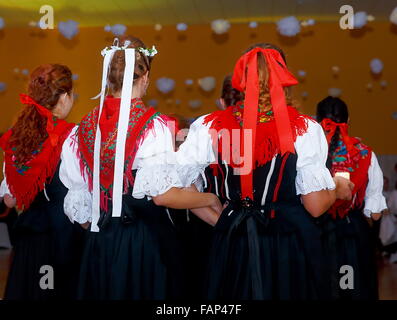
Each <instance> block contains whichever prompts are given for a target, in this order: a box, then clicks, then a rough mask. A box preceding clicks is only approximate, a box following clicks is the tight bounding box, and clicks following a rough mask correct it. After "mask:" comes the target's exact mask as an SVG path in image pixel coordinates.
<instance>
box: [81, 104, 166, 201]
mask: <svg viewBox="0 0 397 320" xmlns="http://www.w3.org/2000/svg"><path fill="white" fill-rule="evenodd" d="M98 111H99V107H96V108H95V109H94V110H92V111H91V112H90V113H89V114H88V115H87V116H85V117H84V118H83V119H82V121H81V123H80V126H79V129H78V131H77V137H78V148H79V156H80V168H81V170H82V171H83V170H85V169H87V171H88V174H89V177H88V179H89V188H90V190H92V172H93V167H94V144H95V134H96V125H97V123H98ZM119 111H120V99H119V98H113V97H110V96H109V97H106V99H105V102H104V106H103V110H102V115H101V119H100V121H99V125H100V128H101V136H102V141H101V157H100V186H101V204H102V206H101V207H103V205H105V206H106V202H107V201H104V199H109V198H110V197H111V192H112V185H113V174H114V160H115V150H116V139H117V122H118V118H119ZM156 117H160V119H162V120H163V121H164V123H165V122H166V121H168V118H167V117H165V116H164V115H160V113H159V112H156V110H154V109H153V108H152V107H150V108H146V107H145V105H144V104H143V102H142V100H140V99H133V100H132V101H131V109H130V119H129V124H128V132H127V139H126V146H125V166H124V191H126V189H127V188H128V186H131V185H133V176H132V165H133V162H134V159H135V155H136V152H137V150H138V147H139V144H140V142H141V141H143V139H144V138H145V136H146V134H147V132H148V131H149V129H151V128H153V125H154V122H153V119H154V118H156Z"/></svg>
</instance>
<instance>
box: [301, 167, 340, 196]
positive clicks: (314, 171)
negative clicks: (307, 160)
mask: <svg viewBox="0 0 397 320" xmlns="http://www.w3.org/2000/svg"><path fill="white" fill-rule="evenodd" d="M295 186H296V194H297V195H299V194H301V195H305V194H308V193H311V192H316V191H321V190H333V189H335V188H336V186H335V182H334V179H332V176H331V173H330V172H329V170H328V169H327V168H326V167H323V166H316V165H308V166H305V167H302V168H298V169H297V176H296V180H295Z"/></svg>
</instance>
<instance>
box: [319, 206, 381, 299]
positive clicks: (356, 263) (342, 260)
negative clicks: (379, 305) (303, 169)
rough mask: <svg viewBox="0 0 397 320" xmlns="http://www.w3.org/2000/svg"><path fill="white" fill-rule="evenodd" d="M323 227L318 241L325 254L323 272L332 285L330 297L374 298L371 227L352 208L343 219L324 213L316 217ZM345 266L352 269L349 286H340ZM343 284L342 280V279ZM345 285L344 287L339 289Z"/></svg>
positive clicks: (375, 277)
mask: <svg viewBox="0 0 397 320" xmlns="http://www.w3.org/2000/svg"><path fill="white" fill-rule="evenodd" d="M318 221H319V224H320V225H321V227H322V229H323V239H322V243H323V245H324V250H325V252H326V253H327V257H326V259H327V265H328V269H327V272H328V274H329V276H328V278H329V280H330V285H331V288H332V298H333V299H343V300H377V299H378V281H377V268H376V255H375V245H376V243H374V241H373V238H372V237H371V228H370V226H369V224H368V222H367V221H366V218H365V216H364V214H363V213H362V211H361V210H352V211H350V212H349V214H348V215H347V216H346V217H344V218H339V217H337V218H336V219H333V218H332V217H331V216H330V215H328V214H325V215H323V216H322V217H320V219H318ZM342 266H348V268H349V269H350V267H351V270H352V271H353V275H354V276H353V282H350V283H349V285H350V284H352V285H353V287H350V286H346V285H344V286H341V285H340V281H341V278H342V276H344V275H346V274H347V271H346V270H343V268H342V270H341V267H342ZM342 282H343V283H346V281H345V280H343V279H342ZM342 287H345V289H342Z"/></svg>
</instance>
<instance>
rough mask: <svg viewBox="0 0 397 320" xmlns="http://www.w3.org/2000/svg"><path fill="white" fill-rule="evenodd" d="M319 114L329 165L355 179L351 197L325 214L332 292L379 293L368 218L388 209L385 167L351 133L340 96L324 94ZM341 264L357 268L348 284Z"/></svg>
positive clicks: (336, 295) (335, 294) (347, 296)
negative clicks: (383, 168) (327, 145)
mask: <svg viewBox="0 0 397 320" xmlns="http://www.w3.org/2000/svg"><path fill="white" fill-rule="evenodd" d="M317 120H318V121H319V122H320V123H321V125H322V127H323V128H324V131H325V133H326V136H327V141H328V143H329V153H328V167H329V168H330V170H331V173H332V175H333V176H336V175H345V176H347V177H348V178H350V180H351V181H352V182H353V183H354V189H353V198H352V199H351V200H349V201H342V200H338V201H336V202H335V203H334V205H333V206H332V207H331V208H330V209H329V210H328V213H329V215H324V216H323V217H321V218H322V220H324V221H323V223H322V224H323V226H324V228H325V231H326V233H325V235H326V236H325V237H324V241H325V242H324V243H325V245H326V250H327V252H328V253H329V259H330V260H329V263H328V265H329V266H330V268H331V269H330V271H331V272H332V273H331V279H332V292H333V298H337V299H338V298H339V299H377V296H378V295H377V292H378V288H377V277H376V260H375V252H374V248H375V243H373V240H372V239H371V232H370V231H371V230H370V226H369V223H368V222H367V221H366V220H367V219H366V218H369V219H371V218H372V219H373V220H378V219H379V218H380V217H381V212H382V211H384V210H385V209H387V207H386V200H385V198H384V196H383V194H382V191H383V174H382V170H381V169H380V167H379V164H378V161H377V159H376V156H375V153H374V152H373V151H372V149H371V148H370V147H368V146H367V145H365V144H363V143H362V142H361V139H359V138H354V137H351V136H349V134H348V129H349V125H348V120H349V113H348V108H347V105H346V104H345V103H344V102H343V101H342V100H341V99H339V98H333V97H327V98H325V99H324V100H322V101H321V102H320V103H319V104H318V106H317ZM343 265H348V266H351V267H352V268H353V269H352V270H353V274H354V279H353V281H352V282H350V283H348V282H349V281H347V282H346V283H345V285H346V286H347V289H346V288H345V289H342V288H341V286H340V283H339V282H340V277H341V273H340V268H341V267H342V266H343ZM350 285H353V287H351V286H350Z"/></svg>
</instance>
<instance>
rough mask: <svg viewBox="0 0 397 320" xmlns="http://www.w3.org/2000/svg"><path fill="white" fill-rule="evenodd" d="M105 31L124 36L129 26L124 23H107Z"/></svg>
mask: <svg viewBox="0 0 397 320" xmlns="http://www.w3.org/2000/svg"><path fill="white" fill-rule="evenodd" d="M104 29H105V31H107V32H111V33H113V34H114V35H115V36H122V35H124V33H125V32H126V30H127V27H126V26H125V25H123V24H120V23H118V24H115V25H113V26H110V25H107V26H105V28H104Z"/></svg>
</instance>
